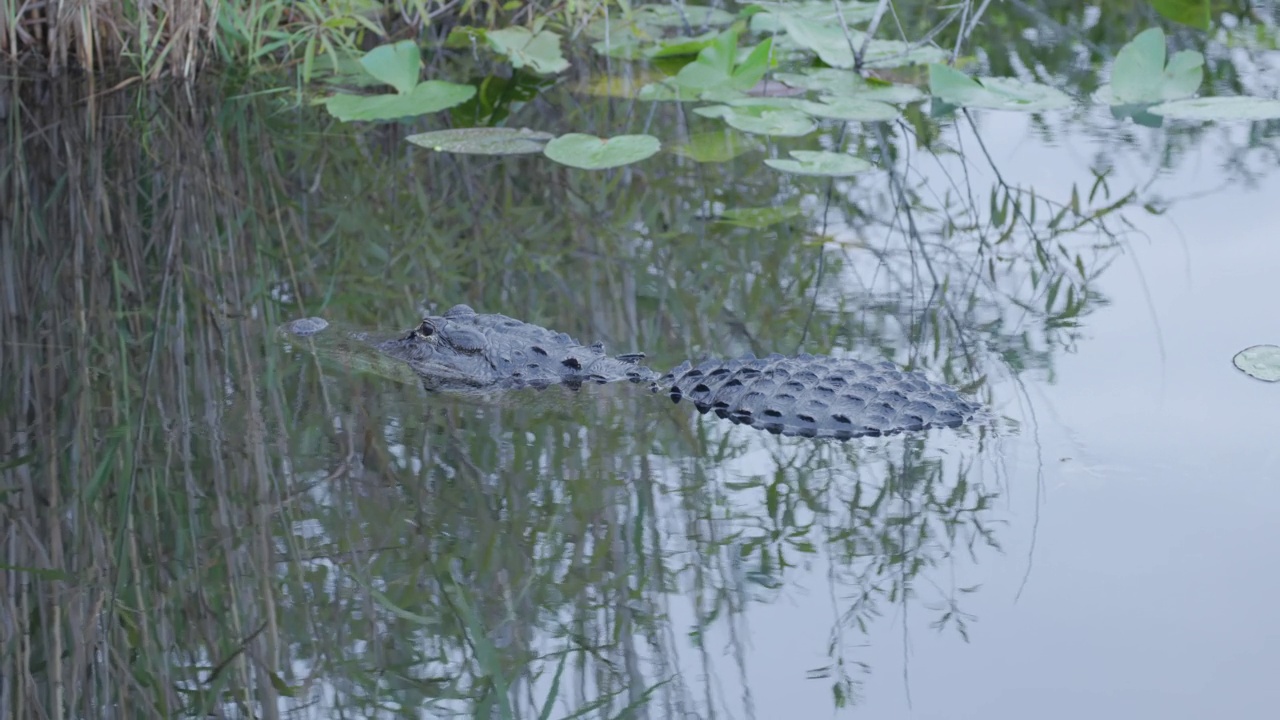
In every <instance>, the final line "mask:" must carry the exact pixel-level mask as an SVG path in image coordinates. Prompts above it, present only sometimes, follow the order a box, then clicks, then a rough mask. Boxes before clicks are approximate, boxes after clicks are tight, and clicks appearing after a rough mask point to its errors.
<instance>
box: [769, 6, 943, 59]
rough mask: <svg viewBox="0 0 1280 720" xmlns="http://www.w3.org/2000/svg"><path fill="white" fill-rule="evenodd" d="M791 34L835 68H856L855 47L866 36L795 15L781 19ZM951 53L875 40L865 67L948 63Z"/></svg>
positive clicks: (780, 16)
mask: <svg viewBox="0 0 1280 720" xmlns="http://www.w3.org/2000/svg"><path fill="white" fill-rule="evenodd" d="M778 21H779V23H780V25H781V27H782V28H783V29H785V30H786V32H787V35H788V36H789V37H790V38H791V39H792V40H794V41H795V42H796V43H797V44H798V45H800V46H801V47H803V48H805V49H807V50H810V51H812V52H814V53H817V55H818V57H819V58H821V59H822V61H823V62H824V63H826V64H828V65H830V66H831V67H834V68H846V69H847V68H852V67H853V66H854V57H853V48H859V49H861V48H862V46H863V43H864V42H865V41H866V34H865V33H861V32H858V31H856V30H851V31H849V32H848V33H847V34H846V33H845V31H844V29H843V28H841V27H840V25H839V24H838V23H830V22H819V21H815V20H809V19H806V18H804V17H799V16H796V15H792V14H782V15H779V16H778ZM946 58H947V54H946V53H944V52H943V51H941V50H939V49H938V48H935V47H932V46H930V45H920V46H915V45H909V44H907V43H903V42H898V41H896V40H871V41H870V42H867V43H866V55H865V56H864V57H863V58H862V64H863V66H864V67H878V68H890V67H903V66H906V65H924V64H928V63H937V62H944V61H945V60H946Z"/></svg>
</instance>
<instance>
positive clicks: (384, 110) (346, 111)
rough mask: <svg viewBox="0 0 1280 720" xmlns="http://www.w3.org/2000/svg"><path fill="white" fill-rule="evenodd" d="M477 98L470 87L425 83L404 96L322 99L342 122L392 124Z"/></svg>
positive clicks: (433, 82)
mask: <svg viewBox="0 0 1280 720" xmlns="http://www.w3.org/2000/svg"><path fill="white" fill-rule="evenodd" d="M475 94H476V89H475V87H473V86H471V85H458V84H456V83H450V82H444V81H441V80H428V81H427V82H424V83H421V84H419V85H417V86H416V87H414V88H413V89H412V90H410V91H409V92H407V93H404V94H388V95H349V94H339V95H333V96H331V97H328V98H325V99H324V104H325V106H326V107H328V108H329V112H330V113H331V114H332V115H333V116H334V117H336V118H338V119H339V120H342V121H344V122H346V121H351V120H395V119H397V118H402V117H412V116H414V115H425V114H427V113H433V112H439V111H440V110H447V109H448V108H451V107H454V106H455V105H461V104H462V103H464V102H466V101H467V100H470V99H471V97H472V96H473V95H475Z"/></svg>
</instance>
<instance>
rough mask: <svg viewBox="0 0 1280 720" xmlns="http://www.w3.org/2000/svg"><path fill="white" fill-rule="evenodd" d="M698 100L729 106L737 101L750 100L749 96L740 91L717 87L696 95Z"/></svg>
mask: <svg viewBox="0 0 1280 720" xmlns="http://www.w3.org/2000/svg"><path fill="white" fill-rule="evenodd" d="M698 99H699V100H703V101H705V102H715V103H724V104H729V103H733V102H738V101H739V100H747V99H750V96H749V95H747V94H746V93H744V92H742V91H741V90H735V89H733V88H731V87H718V88H711V89H710V90H704V91H702V93H701V94H699V95H698Z"/></svg>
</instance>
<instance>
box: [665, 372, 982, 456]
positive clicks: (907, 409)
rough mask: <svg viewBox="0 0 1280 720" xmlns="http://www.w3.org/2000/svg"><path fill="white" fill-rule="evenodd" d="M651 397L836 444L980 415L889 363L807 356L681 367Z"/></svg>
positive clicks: (952, 393)
mask: <svg viewBox="0 0 1280 720" xmlns="http://www.w3.org/2000/svg"><path fill="white" fill-rule="evenodd" d="M655 390H658V391H661V392H665V393H666V394H667V395H669V396H670V397H671V399H672V401H675V402H679V401H680V400H681V399H687V400H689V401H690V402H692V403H693V404H694V406H695V407H697V408H698V410H699V411H700V412H703V413H715V414H716V415H717V416H719V417H721V418H724V419H726V420H729V421H731V422H734V423H738V424H741V425H750V426H752V427H755V428H758V429H761V430H767V431H769V432H772V433H776V434H782V435H799V436H802V437H824V438H836V439H840V440H847V439H849V438H855V437H864V436H878V435H888V434H892V433H898V432H903V431H905V430H923V429H926V428H931V427H956V426H958V425H961V424H962V423H964V422H966V421H968V420H970V419H973V418H974V417H975V415H977V414H978V412H979V410H980V406H979V405H978V404H977V403H975V402H973V401H971V400H967V399H965V398H964V397H962V396H961V395H960V392H959V391H958V390H957V389H956V388H954V387H951V386H950V385H943V384H940V383H936V382H933V381H931V380H929V379H928V378H926V377H925V376H924V375H923V374H922V373H920V372H916V371H906V370H902V369H900V368H898V367H897V366H895V365H893V364H892V363H890V362H887V361H885V362H876V363H868V362H863V361H861V360H854V359H851V358H833V357H825V356H820V355H807V354H801V355H797V356H793V357H784V356H782V355H777V354H774V355H770V356H768V357H765V358H755V357H752V356H747V357H743V358H740V359H737V360H710V361H707V362H703V363H702V364H700V365H698V366H697V367H694V366H693V365H692V364H690V363H689V362H685V363H683V364H681V365H680V366H679V367H677V368H675V369H674V370H672V371H671V372H669V373H667V374H666V375H664V376H662V378H660V379H659V380H658V382H657V385H656V386H655Z"/></svg>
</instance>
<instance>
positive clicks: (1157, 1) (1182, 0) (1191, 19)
mask: <svg viewBox="0 0 1280 720" xmlns="http://www.w3.org/2000/svg"><path fill="white" fill-rule="evenodd" d="M1151 7H1153V8H1155V9H1156V12H1158V13H1160V14H1161V15H1163V16H1165V17H1167V18H1169V19H1170V20H1172V21H1174V22H1178V23H1182V24H1183V25H1188V26H1190V27H1193V28H1195V29H1197V30H1203V31H1205V32H1208V30H1209V28H1211V27H1213V13H1212V11H1213V3H1212V1H1211V0H1151Z"/></svg>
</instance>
